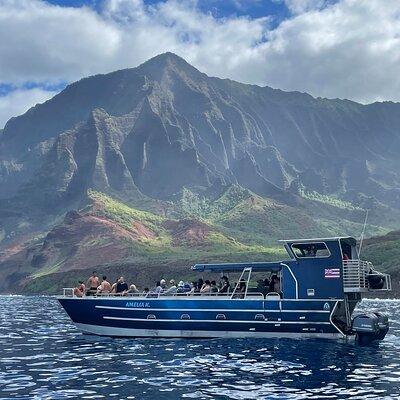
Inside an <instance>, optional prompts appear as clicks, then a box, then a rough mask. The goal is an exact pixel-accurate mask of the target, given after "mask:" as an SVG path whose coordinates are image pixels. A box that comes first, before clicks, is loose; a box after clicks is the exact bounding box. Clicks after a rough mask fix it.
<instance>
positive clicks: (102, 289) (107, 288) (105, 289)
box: [97, 275, 111, 294]
mask: <svg viewBox="0 0 400 400" xmlns="http://www.w3.org/2000/svg"><path fill="white" fill-rule="evenodd" d="M110 292H111V283H110V282H108V280H107V277H106V276H105V275H104V276H103V280H102V282H101V283H100V286H99V287H98V288H97V293H98V294H101V293H103V294H106V293H110Z"/></svg>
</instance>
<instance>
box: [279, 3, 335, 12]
mask: <svg viewBox="0 0 400 400" xmlns="http://www.w3.org/2000/svg"><path fill="white" fill-rule="evenodd" d="M284 1H285V4H286V6H287V8H288V9H289V10H290V11H291V12H292V13H293V14H302V13H304V12H307V11H311V10H318V9H322V8H323V7H324V6H325V5H327V3H328V0H284Z"/></svg>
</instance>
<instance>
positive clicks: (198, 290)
mask: <svg viewBox="0 0 400 400" xmlns="http://www.w3.org/2000/svg"><path fill="white" fill-rule="evenodd" d="M203 285H204V281H203V279H201V278H200V279H199V280H198V281H197V284H196V289H195V293H200V291H201V288H202V287H203Z"/></svg>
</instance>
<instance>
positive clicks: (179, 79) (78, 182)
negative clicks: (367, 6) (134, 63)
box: [0, 53, 400, 218]
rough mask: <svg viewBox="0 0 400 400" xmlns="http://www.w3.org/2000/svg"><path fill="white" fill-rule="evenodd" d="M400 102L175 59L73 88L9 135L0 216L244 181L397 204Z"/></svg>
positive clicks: (288, 193) (270, 193) (289, 194)
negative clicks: (243, 79) (361, 100)
mask: <svg viewBox="0 0 400 400" xmlns="http://www.w3.org/2000/svg"><path fill="white" fill-rule="evenodd" d="M399 127H400V104H395V103H375V104H371V105H361V104H357V103H354V102H350V101H347V100H327V99H320V98H318V99H316V98H313V97H311V96H309V95H307V94H303V93H297V92H283V91H280V90H275V89H271V88H268V87H258V86H252V85H244V84H240V83H237V82H233V81H230V80H223V79H218V78H211V77H208V76H207V75H205V74H203V73H201V72H200V71H198V70H197V69H195V68H193V67H192V66H191V65H189V64H188V63H186V62H185V61H184V60H183V59H181V58H179V57H178V56H176V55H174V54H171V53H166V54H162V55H159V56H157V57H155V58H153V59H151V60H149V61H147V62H146V63H144V64H142V65H140V66H139V67H137V68H133V69H126V70H121V71H116V72H113V73H110V74H107V75H96V76H92V77H89V78H85V79H82V80H81V81H78V82H76V83H74V84H72V85H69V86H68V87H67V88H66V89H65V90H63V91H62V92H61V93H60V94H58V95H57V96H55V97H54V98H53V99H51V100H49V101H47V102H45V103H44V104H40V105H37V106H35V107H33V108H32V109H30V110H29V111H28V112H27V113H25V114H24V115H22V116H19V117H16V118H12V119H11V120H10V121H8V123H7V124H6V126H5V128H4V130H3V132H2V134H1V136H0V188H1V190H0V215H2V216H3V217H4V218H6V217H9V215H8V214H9V213H10V212H11V213H14V212H23V211H16V210H18V209H19V210H24V209H26V208H27V207H28V208H29V207H31V208H35V210H38V209H39V210H43V211H46V213H52V212H53V211H54V212H55V213H56V211H57V210H65V209H68V208H71V207H72V205H73V204H76V202H79V201H80V199H82V197H83V196H84V195H85V193H86V190H87V189H88V188H94V189H95V190H99V191H102V192H106V193H118V194H120V195H127V196H131V197H132V196H133V197H135V198H141V199H146V198H147V197H150V198H155V199H162V200H167V199H171V198H172V197H173V195H174V194H176V193H177V192H179V191H180V190H181V189H182V188H183V187H190V188H193V189H195V190H201V189H207V188H210V187H215V186H220V185H230V184H239V185H241V186H242V187H245V188H248V189H250V190H251V191H253V192H255V193H257V194H259V195H261V196H264V197H270V198H274V199H275V200H278V201H280V202H283V203H287V204H291V205H296V204H299V203H301V198H300V197H299V196H298V195H299V194H301V192H302V191H309V192H318V193H320V194H325V195H334V196H336V197H338V198H342V199H345V200H350V201H353V202H358V203H360V202H364V203H365V202H366V201H368V202H369V203H368V204H369V206H371V204H377V203H379V204H381V205H384V206H385V207H387V209H388V210H389V211H388V212H390V209H392V208H395V209H400V158H399V156H398V154H399V152H400V128H399Z"/></svg>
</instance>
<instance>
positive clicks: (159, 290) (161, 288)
mask: <svg viewBox="0 0 400 400" xmlns="http://www.w3.org/2000/svg"><path fill="white" fill-rule="evenodd" d="M157 283H159V285H158V286H157V287H156V293H158V294H160V293H163V292H165V290H166V287H167V282H166V281H165V279H161V281H160V282H157Z"/></svg>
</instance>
